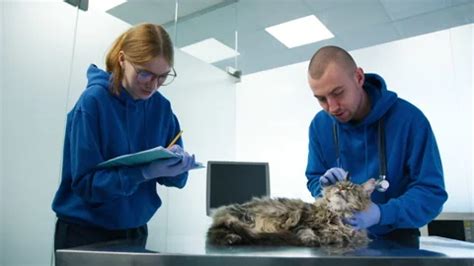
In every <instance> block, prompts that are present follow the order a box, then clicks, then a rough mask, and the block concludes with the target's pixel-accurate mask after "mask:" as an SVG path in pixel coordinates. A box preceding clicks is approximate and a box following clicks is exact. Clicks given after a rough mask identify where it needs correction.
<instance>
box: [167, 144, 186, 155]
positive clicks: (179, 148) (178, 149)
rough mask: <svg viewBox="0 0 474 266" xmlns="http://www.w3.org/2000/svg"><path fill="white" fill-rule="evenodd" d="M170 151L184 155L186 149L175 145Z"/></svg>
mask: <svg viewBox="0 0 474 266" xmlns="http://www.w3.org/2000/svg"><path fill="white" fill-rule="evenodd" d="M168 150H169V151H172V152H173V153H175V154H178V155H181V156H182V155H184V153H185V151H184V150H183V148H182V147H181V146H179V145H176V144H175V145H173V146H171V147H170V148H168Z"/></svg>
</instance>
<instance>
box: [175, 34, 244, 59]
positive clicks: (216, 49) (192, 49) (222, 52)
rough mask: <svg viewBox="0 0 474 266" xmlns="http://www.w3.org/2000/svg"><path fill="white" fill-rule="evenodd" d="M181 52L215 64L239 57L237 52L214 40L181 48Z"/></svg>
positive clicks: (206, 40)
mask: <svg viewBox="0 0 474 266" xmlns="http://www.w3.org/2000/svg"><path fill="white" fill-rule="evenodd" d="M181 50H182V51H183V52H186V53H188V54H190V55H192V56H194V57H197V58H199V59H201V60H202V61H204V62H207V63H215V62H218V61H221V60H224V59H227V58H231V57H235V56H238V55H239V53H238V52H237V51H235V50H234V49H232V48H230V47H229V46H227V45H225V44H223V43H221V42H220V41H218V40H216V39H214V38H209V39H205V40H203V41H200V42H197V43H193V44H191V45H188V46H185V47H181Z"/></svg>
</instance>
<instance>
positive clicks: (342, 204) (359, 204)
mask: <svg viewBox="0 0 474 266" xmlns="http://www.w3.org/2000/svg"><path fill="white" fill-rule="evenodd" d="M374 188H375V179H373V178H371V179H369V180H367V182H365V183H364V184H361V185H358V184H354V183H352V182H350V181H348V180H344V181H340V182H337V183H335V184H334V185H331V186H327V187H325V188H324V189H323V191H322V193H323V199H324V200H325V201H326V202H327V203H328V206H329V209H331V210H333V211H335V212H338V213H352V212H354V211H361V210H364V209H365V208H367V207H368V206H369V203H370V195H371V194H372V192H373V191H374Z"/></svg>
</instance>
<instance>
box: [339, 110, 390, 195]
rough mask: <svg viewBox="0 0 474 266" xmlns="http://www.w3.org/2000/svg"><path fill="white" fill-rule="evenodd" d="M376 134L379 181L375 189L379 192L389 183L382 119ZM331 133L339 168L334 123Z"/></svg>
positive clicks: (386, 187)
mask: <svg viewBox="0 0 474 266" xmlns="http://www.w3.org/2000/svg"><path fill="white" fill-rule="evenodd" d="M377 131H378V132H377V134H378V137H377V139H378V143H377V146H378V152H379V179H377V180H376V181H375V189H376V190H377V191H380V192H385V191H387V189H388V187H389V186H390V183H389V182H388V180H387V159H386V157H385V132H384V129H383V118H380V120H379V121H378V125H377ZM332 133H333V136H334V143H335V144H336V163H337V167H341V154H340V151H339V134H338V131H337V127H336V123H334V124H333V127H332Z"/></svg>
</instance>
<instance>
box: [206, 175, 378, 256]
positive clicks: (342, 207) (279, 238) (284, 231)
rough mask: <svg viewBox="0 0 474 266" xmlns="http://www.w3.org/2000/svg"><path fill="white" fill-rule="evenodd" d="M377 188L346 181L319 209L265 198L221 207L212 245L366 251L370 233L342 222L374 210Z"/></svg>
mask: <svg viewBox="0 0 474 266" xmlns="http://www.w3.org/2000/svg"><path fill="white" fill-rule="evenodd" d="M374 183H375V182H374V179H370V180H368V181H367V182H366V183H364V184H362V185H357V184H354V183H351V182H350V181H341V182H338V183H336V184H334V185H331V186H328V187H325V188H324V189H323V191H322V195H323V196H322V197H320V198H317V199H316V201H315V202H314V203H307V202H304V201H302V200H299V199H287V198H275V199H272V198H267V197H264V198H254V199H252V200H251V201H248V202H246V203H244V204H232V205H228V206H223V207H220V208H219V209H217V210H216V212H215V213H214V215H213V223H212V225H211V227H210V228H209V230H208V232H207V239H208V241H209V242H210V243H212V244H217V245H245V244H255V245H298V246H312V247H315V246H333V247H348V246H351V247H354V246H360V245H364V244H366V243H368V238H367V233H366V231H364V230H361V231H358V230H354V229H353V228H352V227H351V226H350V225H346V224H344V222H343V221H342V220H343V219H344V218H348V217H350V216H352V214H353V213H354V212H356V211H361V210H364V209H365V208H367V207H368V205H369V203H370V195H371V193H372V191H373V190H374Z"/></svg>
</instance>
